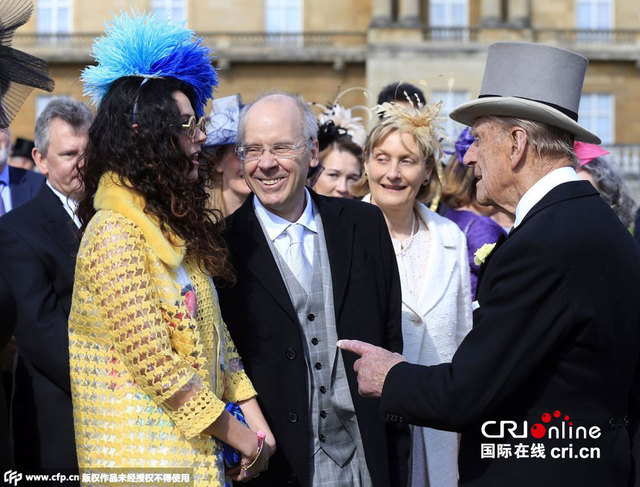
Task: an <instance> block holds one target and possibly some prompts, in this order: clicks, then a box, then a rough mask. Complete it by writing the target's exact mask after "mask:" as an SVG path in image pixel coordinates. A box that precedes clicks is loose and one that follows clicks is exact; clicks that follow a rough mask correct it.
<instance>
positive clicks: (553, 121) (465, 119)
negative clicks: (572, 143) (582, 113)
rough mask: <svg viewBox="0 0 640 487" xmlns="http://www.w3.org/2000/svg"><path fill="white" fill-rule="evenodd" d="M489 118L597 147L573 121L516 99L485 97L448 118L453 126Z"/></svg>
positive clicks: (537, 104) (596, 140)
mask: <svg viewBox="0 0 640 487" xmlns="http://www.w3.org/2000/svg"><path fill="white" fill-rule="evenodd" d="M490 115H495V116H502V117H516V118H523V119H526V120H533V121H535V122H542V123H546V124H547V125H551V126H553V127H557V128H559V129H562V130H564V131H566V132H569V133H570V134H572V135H573V136H574V137H575V140H579V141H581V142H590V143H592V144H600V142H601V141H600V137H598V136H597V135H595V134H593V133H591V132H589V131H588V130H587V129H585V128H584V127H582V126H581V125H580V124H578V123H577V122H575V121H574V120H573V119H571V118H570V117H568V116H567V115H565V114H564V113H562V112H561V111H559V110H556V109H555V108H552V107H550V106H548V105H545V104H544V103H540V102H536V101H531V100H527V99H526V98H516V97H486V98H479V99H477V100H472V101H469V102H466V103H463V104H462V105H460V106H458V107H456V108H455V109H454V110H453V111H452V112H451V113H450V114H449V117H451V118H452V119H453V120H455V121H456V122H460V123H462V124H464V125H468V126H472V125H473V123H474V121H475V120H476V119H477V118H480V117H486V116H490Z"/></svg>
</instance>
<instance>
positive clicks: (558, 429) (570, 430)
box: [481, 409, 601, 440]
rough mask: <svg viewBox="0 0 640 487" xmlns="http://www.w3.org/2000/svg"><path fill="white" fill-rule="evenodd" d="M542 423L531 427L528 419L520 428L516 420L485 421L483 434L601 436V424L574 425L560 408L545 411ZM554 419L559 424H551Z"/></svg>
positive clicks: (553, 436)
mask: <svg viewBox="0 0 640 487" xmlns="http://www.w3.org/2000/svg"><path fill="white" fill-rule="evenodd" d="M540 419H541V421H542V422H541V423H535V424H533V425H532V426H531V428H529V424H528V423H527V421H523V422H522V428H519V425H518V423H516V422H515V421H485V422H484V423H483V424H482V429H481V431H482V434H483V435H484V436H485V438H505V437H506V435H507V433H508V434H509V435H510V436H511V437H512V438H527V437H528V436H529V434H531V436H532V437H533V438H535V439H537V440H539V439H542V438H544V437H545V436H546V437H547V438H549V439H563V440H564V439H569V440H572V439H580V438H582V439H586V438H592V439H596V438H599V437H600V434H601V431H600V427H599V426H590V427H588V428H587V427H586V426H578V427H577V428H574V427H573V422H572V421H571V418H570V417H569V415H565V416H564V417H562V413H561V412H560V411H559V410H557V409H556V410H555V411H553V413H543V414H542V416H540ZM552 419H560V421H561V422H560V425H559V426H556V425H554V426H551V425H550V424H549V423H551V421H552Z"/></svg>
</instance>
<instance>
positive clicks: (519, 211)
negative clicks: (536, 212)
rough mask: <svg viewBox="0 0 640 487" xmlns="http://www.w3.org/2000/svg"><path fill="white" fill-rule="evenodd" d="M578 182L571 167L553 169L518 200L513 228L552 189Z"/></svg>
mask: <svg viewBox="0 0 640 487" xmlns="http://www.w3.org/2000/svg"><path fill="white" fill-rule="evenodd" d="M579 180H580V178H579V177H578V175H577V174H576V171H575V169H573V168H572V167H561V168H558V169H554V170H553V171H551V172H550V173H549V174H547V175H546V176H544V177H543V178H542V179H540V180H539V181H538V182H536V183H535V184H534V185H533V186H531V187H530V188H529V190H528V191H527V192H526V193H525V194H524V196H523V197H522V198H520V201H519V202H518V206H516V220H515V222H514V223H513V228H515V227H517V226H518V225H520V223H522V220H524V218H525V217H526V216H527V213H529V211H531V208H533V207H534V206H535V205H536V203H538V202H539V201H540V200H541V199H542V198H544V197H545V196H546V195H547V193H548V192H549V191H551V190H552V189H553V188H555V187H556V186H559V185H561V184H564V183H568V182H570V181H579Z"/></svg>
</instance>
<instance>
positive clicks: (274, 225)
mask: <svg viewBox="0 0 640 487" xmlns="http://www.w3.org/2000/svg"><path fill="white" fill-rule="evenodd" d="M304 195H305V201H306V204H305V207H304V211H303V212H302V215H300V218H298V220H297V221H295V222H290V221H289V220H285V219H284V218H282V217H280V216H278V215H276V214H275V213H272V212H270V211H269V210H267V209H266V208H265V207H264V206H263V205H262V203H261V202H260V200H259V199H258V197H257V196H255V195H254V197H253V208H254V209H255V212H256V216H257V217H258V219H259V220H260V222H261V223H262V225H263V226H264V229H265V230H266V232H267V235H268V236H269V238H270V239H271V241H274V240H275V239H276V238H278V236H279V235H280V234H281V233H282V232H284V231H285V230H286V229H287V227H288V226H289V225H291V223H299V224H300V225H302V226H304V227H305V228H307V229H308V230H311V231H312V232H314V233H318V228H317V226H316V221H315V218H314V214H313V201H312V200H311V195H310V194H309V191H308V190H307V188H304Z"/></svg>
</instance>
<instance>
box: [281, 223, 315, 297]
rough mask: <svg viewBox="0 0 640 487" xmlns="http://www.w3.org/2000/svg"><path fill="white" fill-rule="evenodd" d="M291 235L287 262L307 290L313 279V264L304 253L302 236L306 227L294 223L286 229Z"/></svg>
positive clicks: (288, 234) (289, 235)
mask: <svg viewBox="0 0 640 487" xmlns="http://www.w3.org/2000/svg"><path fill="white" fill-rule="evenodd" d="M286 232H287V236H288V237H289V249H288V250H287V264H289V267H290V268H291V271H292V272H293V274H294V275H295V276H296V279H298V282H299V283H300V284H301V285H302V287H303V288H304V289H305V290H308V289H309V280H310V279H311V265H310V264H309V261H308V260H307V258H306V257H305V255H304V244H303V243H302V237H303V235H304V227H303V226H302V225H300V224H299V223H292V224H291V225H289V226H288V227H287V229H286Z"/></svg>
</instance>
